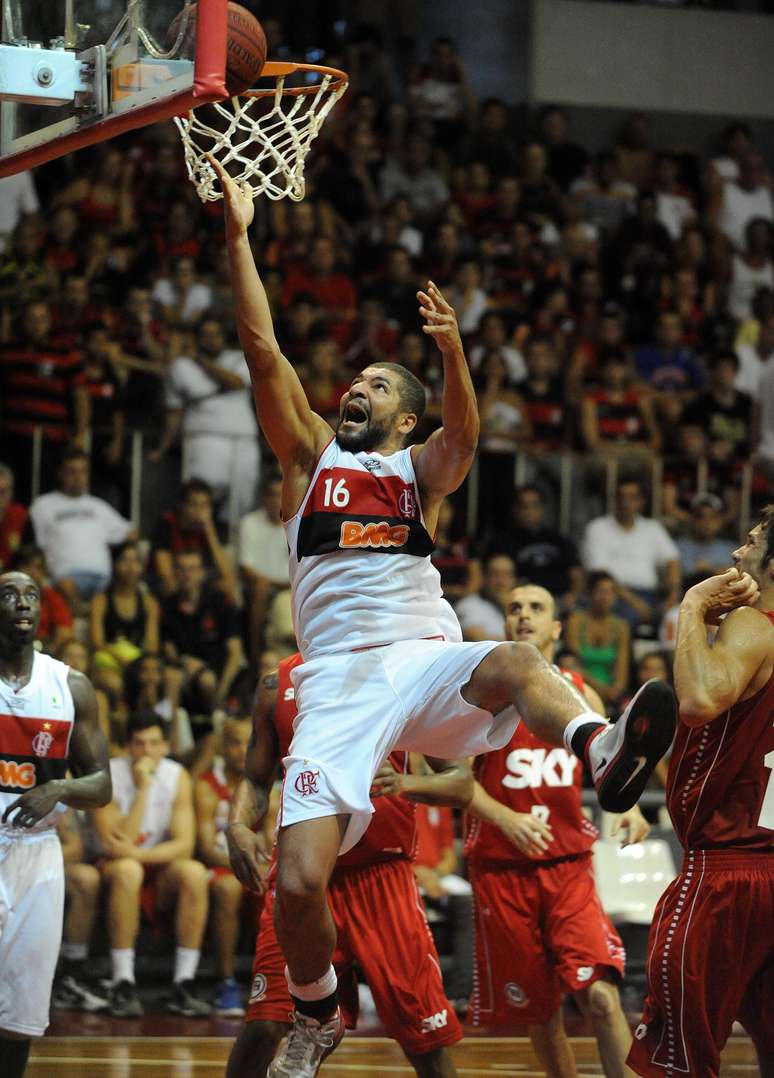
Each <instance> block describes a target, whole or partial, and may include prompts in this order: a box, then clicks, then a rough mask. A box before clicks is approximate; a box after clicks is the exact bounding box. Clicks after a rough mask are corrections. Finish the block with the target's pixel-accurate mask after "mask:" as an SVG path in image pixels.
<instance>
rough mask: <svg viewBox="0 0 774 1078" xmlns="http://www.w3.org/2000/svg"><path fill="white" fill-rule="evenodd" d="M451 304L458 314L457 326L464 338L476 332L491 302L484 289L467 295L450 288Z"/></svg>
mask: <svg viewBox="0 0 774 1078" xmlns="http://www.w3.org/2000/svg"><path fill="white" fill-rule="evenodd" d="M449 303H450V304H451V305H452V307H453V308H454V310H455V312H456V314H457V324H458V325H459V327H460V333H461V334H462V335H463V336H465V335H466V334H468V333H475V332H476V330H477V329H478V324H479V322H480V321H481V318H482V316H483V315H484V314H485V313H486V310H487V307H488V306H489V300H488V298H487V294H486V292H485V291H484V289H483V288H474V289H472V290H471V292H470V293H468V294H467V295H463V294H462V293H461V292H458V291H457V289H456V288H450V289H449Z"/></svg>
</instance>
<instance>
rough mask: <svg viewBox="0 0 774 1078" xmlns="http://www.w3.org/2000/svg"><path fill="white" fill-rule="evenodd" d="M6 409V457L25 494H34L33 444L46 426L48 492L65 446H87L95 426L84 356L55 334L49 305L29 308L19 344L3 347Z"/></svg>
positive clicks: (0, 402)
mask: <svg viewBox="0 0 774 1078" xmlns="http://www.w3.org/2000/svg"><path fill="white" fill-rule="evenodd" d="M0 409H2V439H1V440H0V458H2V459H4V460H5V461H6V462H7V463H8V464H9V465H10V466H11V467H12V468H13V470H14V473H15V475H16V484H17V490H18V491H19V493H21V494H22V495H27V496H28V495H29V494H30V493H31V479H32V439H33V432H34V430H35V428H36V427H40V429H41V432H42V436H43V443H42V449H43V454H42V461H41V476H42V485H43V488H44V489H46V488H47V487H48V486H50V480H51V479H53V477H54V476H55V475H56V467H57V463H58V459H59V454H60V452H61V449H62V446H63V445H64V444H65V443H66V442H68V441H70V440H73V439H74V440H75V441H76V442H80V441H82V439H83V437H84V436H85V433H86V429H87V427H88V424H89V398H88V394H87V392H86V387H85V385H84V384H83V375H82V370H81V357H80V355H79V353H78V352H77V351H74V350H73V349H72V348H71V347H70V346H69V345H68V344H67V343H66V342H65V343H63V342H60V341H58V340H57V339H56V337H54V336H53V335H52V333H51V314H50V311H49V307H48V304H46V303H42V302H37V301H36V302H34V303H29V304H27V306H26V307H25V308H24V312H23V315H22V325H21V333H20V335H19V337H18V339H17V340H15V341H11V342H10V343H9V344H5V345H3V346H2V347H1V348H0Z"/></svg>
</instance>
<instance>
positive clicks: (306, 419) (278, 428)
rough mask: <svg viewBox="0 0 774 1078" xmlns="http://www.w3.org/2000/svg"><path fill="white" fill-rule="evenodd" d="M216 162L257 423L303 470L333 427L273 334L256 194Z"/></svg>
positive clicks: (288, 466)
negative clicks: (254, 231) (256, 227)
mask: <svg viewBox="0 0 774 1078" xmlns="http://www.w3.org/2000/svg"><path fill="white" fill-rule="evenodd" d="M211 161H212V166H213V168H214V169H215V171H216V172H217V173H218V177H219V179H220V182H221V185H222V187H223V205H224V214H225V220H226V244H227V247H228V256H229V265H230V268H231V285H232V289H233V293H234V309H235V311H236V321H237V329H238V331H239V340H240V341H241V344H242V348H243V349H244V353H245V358H246V360H247V366H248V368H249V370H250V379H251V381H252V386H253V397H254V398H255V407H256V411H257V414H258V422H259V423H260V424H261V429H262V430H263V432H264V434H265V435H266V438H267V440H268V442H269V444H270V445H271V447H272V449H273V450H274V452H275V454H276V456H277V459H278V461H279V463H280V466H281V467H282V470H283V473H284V474H285V475H287V474H288V471H291V470H292V469H293V468H294V467H298V466H299V463H301V467H302V469H303V462H306V463H307V467H308V466H309V465H311V464H313V462H314V461H315V460H316V459H317V457H318V456H319V454H320V452H321V451H322V449H323V448H324V446H325V445H326V444H327V442H328V441H330V439H331V437H332V436H333V432H332V431H331V429H330V427H329V426H328V424H327V423H326V422H325V421H324V420H323V419H321V418H320V416H318V415H315V413H314V412H313V411H312V410H311V408H310V407H309V402H308V400H307V399H306V394H305V393H304V390H303V387H302V385H301V382H300V381H299V379H298V375H297V374H296V372H295V370H294V369H293V366H292V364H291V363H289V362H288V360H287V359H286V358H285V357H284V356H283V355H282V353H281V351H280V348H279V344H278V342H277V338H276V336H275V335H274V326H273V323H272V318H271V310H270V308H269V301H268V299H267V298H266V292H265V290H264V287H263V284H262V283H261V278H260V276H259V275H258V270H257V268H256V265H255V260H254V259H253V253H252V250H251V249H250V241H249V238H248V235H247V230H248V228H249V227H250V224H251V223H252V220H253V200H252V197H251V196H250V194H249V193H247V192H246V191H244V190H241V189H240V188H239V187H238V186H237V184H236V183H234V181H233V180H232V179H231V177H230V176H229V175H228V173H227V172H226V171H225V169H224V168H223V167H222V165H221V164H220V163H219V162H218V161H216V160H215V159H214V158H212V159H211Z"/></svg>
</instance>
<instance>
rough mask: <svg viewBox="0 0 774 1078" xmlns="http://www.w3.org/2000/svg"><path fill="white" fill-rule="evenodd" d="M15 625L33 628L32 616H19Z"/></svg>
mask: <svg viewBox="0 0 774 1078" xmlns="http://www.w3.org/2000/svg"><path fill="white" fill-rule="evenodd" d="M14 625H15V626H16V628H17V629H31V628H32V618H17V619H16V621H14Z"/></svg>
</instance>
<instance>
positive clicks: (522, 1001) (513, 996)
mask: <svg viewBox="0 0 774 1078" xmlns="http://www.w3.org/2000/svg"><path fill="white" fill-rule="evenodd" d="M505 998H506V999H507V1000H508V1002H509V1003H510V1005H511V1006H512V1007H526V1006H527V1004H528V1003H529V997H528V996H527V994H526V992H525V991H524V989H523V988H522V987H521V985H518V984H516V983H515V982H514V981H510V982H509V983H508V984H506V986H505Z"/></svg>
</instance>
